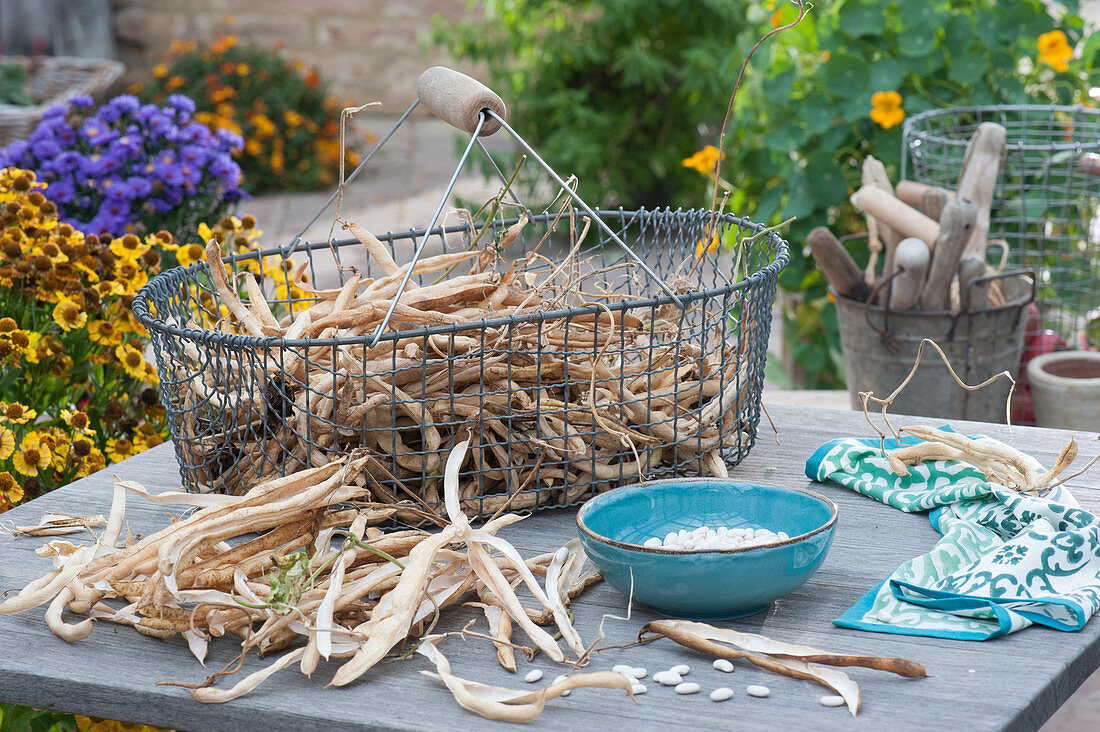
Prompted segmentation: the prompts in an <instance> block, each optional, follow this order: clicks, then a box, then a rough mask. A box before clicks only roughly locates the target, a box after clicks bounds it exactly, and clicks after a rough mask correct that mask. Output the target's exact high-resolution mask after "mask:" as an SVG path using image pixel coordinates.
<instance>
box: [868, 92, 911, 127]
mask: <svg viewBox="0 0 1100 732" xmlns="http://www.w3.org/2000/svg"><path fill="white" fill-rule="evenodd" d="M901 105H902V99H901V95H900V94H898V93H897V92H896V91H880V92H875V93H874V94H873V95H871V107H872V109H871V121H872V122H877V123H878V124H879V125H880V126H881V127H882V128H883V129H884V130H888V129H890V128H891V127H894V126H896V125H899V124H901V121H902V120H903V119H905V110H903V109H902V108H901Z"/></svg>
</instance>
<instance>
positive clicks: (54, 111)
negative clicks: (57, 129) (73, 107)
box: [42, 104, 69, 119]
mask: <svg viewBox="0 0 1100 732" xmlns="http://www.w3.org/2000/svg"><path fill="white" fill-rule="evenodd" d="M68 111H69V108H68V107H66V106H65V105H64V104H53V105H51V106H49V107H46V111H44V112H43V113H42V119H54V118H57V117H61V118H64V117H65V113H66V112H68Z"/></svg>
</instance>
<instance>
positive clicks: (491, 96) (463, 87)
mask: <svg viewBox="0 0 1100 732" xmlns="http://www.w3.org/2000/svg"><path fill="white" fill-rule="evenodd" d="M416 95H417V96H418V97H420V103H421V104H423V105H424V106H425V107H427V108H428V109H430V110H431V111H432V113H433V114H434V115H435V116H436V117H439V118H440V119H441V120H443V121H444V122H446V123H448V124H449V125H451V126H452V127H457V128H458V129H460V130H462V131H463V132H467V133H469V134H471V135H472V134H473V133H474V130H475V129H476V128H477V121H478V117H479V116H480V114H481V110H483V109H491V110H493V111H494V112H496V113H497V114H498V115H500V117H501V119H505V118H506V117H507V115H508V110H507V108H506V107H505V106H504V100H502V99H501V98H500V97H498V96H497V95H496V93H495V92H493V90H492V89H490V88H489V87H487V86H485V85H484V84H482V83H481V82H480V81H478V80H477V79H473V78H470V77H469V76H466V74H463V73H460V72H458V71H455V70H454V69H449V68H447V67H446V66H433V67H431V68H430V69H428V70H427V71H425V72H424V73H423V74H421V75H420V78H419V79H418V80H417V82H416ZM499 129H500V123H499V122H497V121H496V120H495V119H493V118H491V117H490V118H488V119H487V120H486V121H485V124H484V125H483V126H482V128H481V135H480V136H481V137H485V136H486V135H491V134H493V133H494V132H496V131H497V130H499Z"/></svg>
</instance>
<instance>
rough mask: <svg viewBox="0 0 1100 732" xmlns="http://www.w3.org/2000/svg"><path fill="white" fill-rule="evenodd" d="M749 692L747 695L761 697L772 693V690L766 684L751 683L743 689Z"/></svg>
mask: <svg viewBox="0 0 1100 732" xmlns="http://www.w3.org/2000/svg"><path fill="white" fill-rule="evenodd" d="M745 691H747V692H748V693H749V696H757V697H760V698H761V699H763V698H764V697H766V696H768V695H769V694H771V693H772V690H771V689H769V688H768V687H766V686H760V685H759V684H753V685H752V686H749V687H748V688H747V689H745Z"/></svg>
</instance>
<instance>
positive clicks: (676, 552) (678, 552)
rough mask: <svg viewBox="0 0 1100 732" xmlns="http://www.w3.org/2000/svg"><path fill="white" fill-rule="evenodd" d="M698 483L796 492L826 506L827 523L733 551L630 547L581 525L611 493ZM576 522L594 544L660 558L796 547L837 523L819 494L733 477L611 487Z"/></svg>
mask: <svg viewBox="0 0 1100 732" xmlns="http://www.w3.org/2000/svg"><path fill="white" fill-rule="evenodd" d="M701 481H703V482H711V483H719V484H721V483H726V484H730V485H742V486H755V487H759V488H782V489H783V490H789V491H794V492H796V493H802V494H804V495H807V496H810V497H811V498H815V499H817V500H819V501H821V502H823V503H824V504H825V505H826V506H828V507H829V520H828V521H826V522H825V523H824V524H822V525H821V526H819V527H817V528H816V529H812V530H811V531H807V532H806V533H804V534H798V535H797V536H791V537H788V538H787V539H784V540H783V541H776V542H771V543H769V544H758V545H756V546H747V547H737V548H733V549H665V548H663V547H660V548H658V547H648V546H643V545H641V544H630V543H627V542H625V541H618V540H616V539H612V538H610V537H607V536H604V535H603V534H598V533H596V532H595V531H593V530H592V529H590V528H588V526H586V525H585V523H584V519H583V514H584V511H585V509H586V508H587V507H588V506H589V505H591V504H592V502H593V501H595V500H596V499H598V498H601V497H603V496H609V495H611V494H613V493H618V492H620V491H629V490H631V489H635V488H650V487H657V486H661V485H676V484H680V483H699V482H701ZM576 519H577V528H578V529H579V530H580V531H581V532H582V533H583V534H585V535H586V536H588V537H589V538H591V539H593V540H594V541H598V542H600V543H601V544H606V545H608V546H613V547H616V548H618V549H627V550H630V551H637V552H642V553H644V554H664V555H671V556H685V555H692V554H747V553H748V552H752V551H757V550H761V549H775V548H777V547H783V546H790V545H792V544H798V543H800V542H802V541H805V540H806V539H808V538H810V537H811V536H814V535H816V534H820V533H821V532H823V531H828V530H829V529H831V528H833V527H834V526H835V525H836V522H837V505H836V503H834V502H833V500H832V499H831V498H828V497H827V496H823V495H821V494H820V493H817V492H815V491H811V490H807V489H805V488H795V487H792V486H786V485H775V484H773V483H757V482H753V481H744V480H734V479H733V478H704V477H697V478H690V477H688V478H663V479H658V480H650V481H646V482H644V483H631V484H630V485H624V486H620V487H618V488H614V489H612V490H610V491H605V492H603V493H600V494H599V495H597V496H593V497H592V498H590V499H588V500H587V501H585V503H584V505H582V506H581V507H580V509H578V510H577V517H576Z"/></svg>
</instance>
